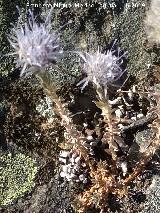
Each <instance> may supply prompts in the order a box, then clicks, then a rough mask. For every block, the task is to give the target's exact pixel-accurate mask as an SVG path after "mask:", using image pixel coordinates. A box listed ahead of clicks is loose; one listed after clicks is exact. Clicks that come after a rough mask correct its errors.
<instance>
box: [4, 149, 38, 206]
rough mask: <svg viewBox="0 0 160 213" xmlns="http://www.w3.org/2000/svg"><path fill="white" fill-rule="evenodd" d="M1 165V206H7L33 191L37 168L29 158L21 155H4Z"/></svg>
mask: <svg viewBox="0 0 160 213" xmlns="http://www.w3.org/2000/svg"><path fill="white" fill-rule="evenodd" d="M0 163H1V164H0V194H1V196H0V205H7V204H9V203H11V202H12V201H13V200H15V199H17V198H18V197H20V196H22V195H23V194H24V193H25V192H27V191H31V189H32V188H33V186H34V185H35V183H34V178H35V175H36V173H37V167H36V166H35V164H34V161H33V160H32V159H31V158H30V157H29V156H26V155H24V154H21V153H19V154H16V155H15V156H12V154H8V155H3V156H1V157H0Z"/></svg>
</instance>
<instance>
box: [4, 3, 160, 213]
mask: <svg viewBox="0 0 160 213" xmlns="http://www.w3.org/2000/svg"><path fill="white" fill-rule="evenodd" d="M0 2H1V4H0V8H1V10H0V26H1V29H2V30H1V32H0V43H1V50H0V53H1V55H0V56H1V68H0V205H1V206H0V211H1V212H5V213H11V212H25V213H27V212H28V213H31V212H35V213H40V212H46V213H47V212H55V213H64V212H66V213H70V212H76V210H75V209H74V206H75V205H74V198H75V196H77V194H79V193H80V192H81V191H82V190H83V189H84V187H85V186H84V185H83V184H82V185H81V184H73V183H71V182H69V183H68V182H67V181H66V180H65V179H63V178H62V177H61V176H60V167H61V165H60V163H59V160H58V159H59V157H58V156H59V153H60V151H61V150H62V149H64V136H63V132H64V128H63V127H62V126H61V123H60V119H59V117H58V116H57V115H56V114H55V112H54V111H53V110H52V108H53V106H54V104H53V103H52V102H51V101H50V99H49V98H47V97H46V95H45V94H44V91H43V89H42V88H41V86H40V85H39V82H38V80H37V79H36V78H35V77H33V76H30V77H27V78H19V73H20V70H19V69H17V68H15V64H14V63H13V58H12V57H6V56H4V54H6V53H8V52H9V51H10V46H9V43H8V41H7V39H6V33H9V29H10V23H14V22H15V21H16V19H17V17H18V13H17V12H16V5H19V7H20V8H23V13H24V11H25V10H26V8H28V1H26V2H25V1H23V3H22V1H18V0H13V1H12V2H10V1H9V0H7V1H4V0H0ZM72 2H73V1H72ZM80 2H81V3H82V4H83V5H84V6H83V7H79V8H78V9H77V8H76V7H75V6H73V7H72V8H63V9H60V8H55V10H54V15H53V16H54V19H53V25H54V26H55V28H57V27H60V26H62V25H63V24H64V23H66V22H68V21H69V20H72V24H71V25H70V26H68V27H65V28H64V30H63V35H62V40H63V42H64V44H66V47H65V48H66V49H69V50H75V49H76V50H80V49H81V50H84V51H86V50H87V51H90V50H96V49H97V46H101V47H103V48H102V49H103V50H106V49H108V48H110V47H111V44H112V43H113V41H114V40H115V39H117V44H118V46H119V47H120V48H121V49H123V50H124V51H128V59H127V60H126V61H125V65H124V66H125V67H127V69H128V72H129V79H128V83H127V88H126V89H128V88H130V87H132V86H133V85H138V87H139V88H144V87H145V88H148V87H155V85H156V84H158V83H159V80H160V78H159V74H158V70H159V65H160V64H159V63H160V61H159V47H158V46H157V45H150V44H149V43H148V42H147V37H146V34H145V29H144V18H145V13H146V10H148V8H149V5H150V1H148V0H144V1H140V0H135V1H133V2H132V1H129V3H127V2H128V1H127V0H125V1H123V0H121V1H116V0H114V1H108V2H109V3H110V5H109V4H108V5H106V3H105V2H103V1H99V2H100V3H101V4H98V3H97V1H96V0H95V1H91V5H87V6H86V5H85V1H83V0H82V1H80ZM42 3H44V2H43V1H41V4H40V5H39V7H37V5H35V4H36V1H32V8H33V9H34V12H35V14H42V16H40V17H39V16H38V17H39V19H40V20H41V19H43V17H44V16H45V14H46V13H45V11H46V7H42ZM62 3H66V5H67V4H68V5H69V3H71V2H70V1H67V0H64V1H62ZM132 3H133V4H132ZM24 14H25V13H24ZM59 69H60V70H63V72H60V71H59V70H58V69H56V70H53V68H50V72H51V76H52V80H53V81H54V82H55V83H56V84H57V88H58V94H59V95H60V96H61V97H63V98H64V100H65V101H66V102H67V103H68V106H69V109H70V111H71V112H72V113H74V114H76V113H79V112H82V111H83V112H84V113H80V114H77V116H75V117H74V123H75V124H76V126H77V128H78V129H82V126H83V123H84V121H85V118H86V117H87V119H88V122H89V123H91V120H92V119H94V115H95V113H96V112H98V114H99V115H98V116H100V111H99V110H98V108H97V107H96V106H95V104H94V103H93V102H92V100H94V98H95V94H94V92H93V91H92V87H90V86H89V87H88V88H86V89H85V90H84V92H83V93H81V91H80V88H78V87H77V86H76V84H77V82H79V81H80V80H81V79H82V74H81V72H80V66H79V59H78V58H77V56H76V55H75V54H68V55H67V56H66V57H65V58H64V60H63V61H62V63H61V67H60V68H59ZM146 103H147V102H145V104H146ZM145 104H144V105H145ZM144 108H145V107H144ZM144 108H143V109H144ZM145 110H146V109H145ZM145 110H144V111H145ZM129 131H130V130H129ZM127 134H128V135H130V134H131V135H132V136H133V137H134V139H132V141H134V143H133V144H132V146H131V147H130V154H129V156H130V159H131V160H130V161H131V164H133V165H134V162H132V160H133V158H134V157H135V156H136V151H135V150H138V151H139V147H140V149H146V148H147V146H148V145H147V144H146V141H150V140H151V138H152V133H150V130H148V127H146V125H144V126H142V127H140V128H138V129H136V130H134V131H133V132H132V131H131V132H129V133H127ZM148 135H149V136H148ZM142 144H143V145H142ZM137 147H138V148H137ZM132 153H133V155H132ZM159 154H160V153H159V150H157V152H156V154H155V155H154V157H153V159H152V161H150V162H149V163H148V164H147V166H146V168H145V170H143V171H142V173H141V174H140V175H139V178H138V180H137V179H136V181H133V182H132V183H131V184H130V185H129V187H128V189H127V190H128V193H127V196H125V197H124V198H121V199H118V198H117V197H115V196H113V195H110V196H109V198H108V205H107V210H106V212H144V213H145V212H153V213H154V212H158V209H160V196H159V195H160V187H159V185H160V178H159V175H160V173H159V172H160V167H159ZM115 206H116V207H115ZM87 212H96V213H98V212H99V210H98V209H94V208H91V209H88V211H87Z"/></svg>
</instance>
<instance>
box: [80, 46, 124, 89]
mask: <svg viewBox="0 0 160 213" xmlns="http://www.w3.org/2000/svg"><path fill="white" fill-rule="evenodd" d="M112 48H113V46H112ZM112 48H111V49H110V50H108V51H107V53H106V54H105V53H101V52H100V50H99V48H98V50H97V52H95V53H88V52H86V53H85V54H82V53H80V56H81V58H82V59H83V60H84V64H83V68H82V69H83V72H84V73H85V74H87V77H86V78H84V79H83V80H81V81H80V82H79V83H78V84H77V85H81V84H82V83H83V86H82V88H81V89H82V90H83V89H84V88H85V87H86V86H87V85H88V83H89V82H92V83H94V84H96V86H98V87H100V86H102V87H104V88H107V87H108V86H117V85H116V82H117V80H118V79H120V78H121V77H122V75H123V74H124V73H125V72H126V71H127V70H126V69H125V70H123V69H122V68H121V64H122V63H123V60H122V57H123V56H124V55H126V53H127V52H125V53H124V54H122V55H121V56H119V53H120V50H118V56H116V55H115V51H113V50H112Z"/></svg>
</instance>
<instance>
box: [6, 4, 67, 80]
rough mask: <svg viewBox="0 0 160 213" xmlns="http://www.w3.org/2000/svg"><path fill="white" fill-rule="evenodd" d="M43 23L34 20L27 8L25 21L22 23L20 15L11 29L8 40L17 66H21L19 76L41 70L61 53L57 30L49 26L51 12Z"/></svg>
mask: <svg viewBox="0 0 160 213" xmlns="http://www.w3.org/2000/svg"><path fill="white" fill-rule="evenodd" d="M52 10H53V8H51V9H50V11H49V13H48V16H47V18H46V20H45V22H44V23H40V24H38V23H37V22H36V21H35V17H34V15H33V12H32V11H30V10H29V16H28V19H27V21H26V22H25V23H24V24H22V23H21V22H22V15H20V17H19V20H18V23H17V25H16V26H14V27H13V28H12V30H11V33H10V35H9V36H8V40H9V42H10V44H11V45H12V47H13V48H14V51H15V52H13V53H11V54H10V55H16V56H18V57H17V60H16V62H17V67H22V71H21V74H20V75H21V76H22V75H24V74H25V75H28V74H30V73H33V71H38V70H43V69H44V68H46V67H47V66H48V65H50V64H51V63H56V62H57V61H58V60H59V59H60V58H61V57H62V55H63V50H62V48H61V47H60V44H59V31H58V30H57V31H53V30H52V26H51V12H52Z"/></svg>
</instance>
